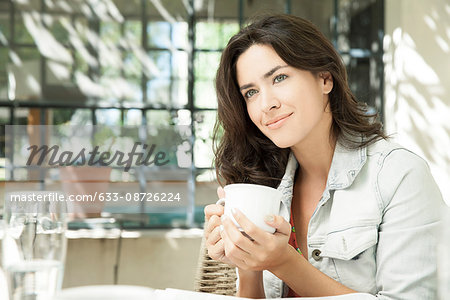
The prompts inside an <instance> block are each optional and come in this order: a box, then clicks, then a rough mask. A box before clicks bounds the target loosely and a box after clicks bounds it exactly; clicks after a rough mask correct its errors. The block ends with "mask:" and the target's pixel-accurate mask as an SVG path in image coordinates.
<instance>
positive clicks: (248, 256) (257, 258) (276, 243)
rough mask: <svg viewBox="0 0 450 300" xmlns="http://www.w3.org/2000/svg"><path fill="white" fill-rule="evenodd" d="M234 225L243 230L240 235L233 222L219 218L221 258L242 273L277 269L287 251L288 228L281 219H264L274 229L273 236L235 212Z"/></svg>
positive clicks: (289, 226) (288, 225)
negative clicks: (222, 249)
mask: <svg viewBox="0 0 450 300" xmlns="http://www.w3.org/2000/svg"><path fill="white" fill-rule="evenodd" d="M233 216H234V218H235V220H236V221H237V223H238V224H239V225H240V226H241V228H242V229H243V230H244V231H245V234H246V235H248V236H249V237H250V238H251V239H250V238H248V237H246V236H245V235H244V234H242V233H241V232H240V231H239V230H238V229H237V227H236V226H235V225H234V223H233V222H232V221H231V220H230V219H229V218H227V217H226V216H225V215H223V216H222V224H223V226H224V230H222V231H221V232H220V236H221V237H222V241H223V244H224V248H225V256H226V257H227V258H228V259H229V260H230V261H231V262H232V263H233V264H234V265H236V266H237V267H238V268H239V269H242V270H246V271H262V270H269V271H270V269H272V268H277V267H278V266H279V265H281V264H283V263H284V259H285V258H286V257H287V255H284V254H285V253H288V251H289V247H290V246H289V236H290V234H291V225H290V224H289V223H288V222H286V220H284V218H283V217H281V216H266V218H265V221H266V223H267V224H268V225H270V226H272V227H274V228H275V229H276V231H275V233H274V234H271V233H268V232H266V231H264V230H262V229H260V228H259V227H257V226H256V225H255V224H253V223H252V222H251V221H250V220H249V219H247V217H246V216H245V215H244V214H243V213H242V212H240V211H239V210H236V211H235V212H234V214H233Z"/></svg>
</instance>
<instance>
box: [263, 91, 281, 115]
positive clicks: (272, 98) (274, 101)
mask: <svg viewBox="0 0 450 300" xmlns="http://www.w3.org/2000/svg"><path fill="white" fill-rule="evenodd" d="M262 98H263V99H262V110H263V112H266V113H267V112H269V111H271V110H272V109H276V108H279V107H280V101H279V100H278V98H277V97H276V95H275V94H273V93H271V92H270V91H266V92H265V93H264V94H263V96H262Z"/></svg>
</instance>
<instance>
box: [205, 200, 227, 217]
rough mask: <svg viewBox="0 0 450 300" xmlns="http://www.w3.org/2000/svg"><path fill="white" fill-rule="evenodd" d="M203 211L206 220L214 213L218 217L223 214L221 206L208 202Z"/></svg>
mask: <svg viewBox="0 0 450 300" xmlns="http://www.w3.org/2000/svg"><path fill="white" fill-rule="evenodd" d="M204 212H205V219H206V221H209V219H210V218H211V217H212V216H214V215H217V216H219V217H220V216H221V215H223V206H222V205H218V204H210V205H207V206H205V209H204Z"/></svg>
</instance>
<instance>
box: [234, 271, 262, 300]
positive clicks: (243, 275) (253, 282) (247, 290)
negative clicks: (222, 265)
mask: <svg viewBox="0 0 450 300" xmlns="http://www.w3.org/2000/svg"><path fill="white" fill-rule="evenodd" d="M238 273H239V289H238V291H237V296H239V297H246V298H265V293H264V284H263V272H262V271H247V270H242V269H239V268H238Z"/></svg>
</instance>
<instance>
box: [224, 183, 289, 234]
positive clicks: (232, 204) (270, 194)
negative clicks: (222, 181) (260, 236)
mask: <svg viewBox="0 0 450 300" xmlns="http://www.w3.org/2000/svg"><path fill="white" fill-rule="evenodd" d="M224 190H225V198H221V199H219V201H217V202H216V203H217V204H220V205H224V206H225V211H224V214H225V215H226V216H227V217H229V218H230V219H231V220H232V221H233V222H234V224H235V225H236V226H237V227H238V229H239V230H241V231H243V229H242V228H241V227H240V226H239V224H238V223H237V222H236V220H235V219H234V217H233V214H232V212H231V210H232V209H233V208H237V209H239V210H240V211H241V212H242V213H243V214H244V215H245V216H246V217H247V218H248V219H249V220H250V221H252V222H253V223H254V224H255V225H256V226H258V227H259V228H261V229H263V230H265V231H267V232H270V233H274V232H275V228H273V227H271V226H269V225H267V223H266V222H265V221H264V217H265V216H267V215H278V214H279V210H280V204H281V197H282V193H281V192H280V191H278V190H276V189H274V188H271V187H268V186H265V185H258V184H248V183H235V184H229V185H226V186H225V187H224Z"/></svg>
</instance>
